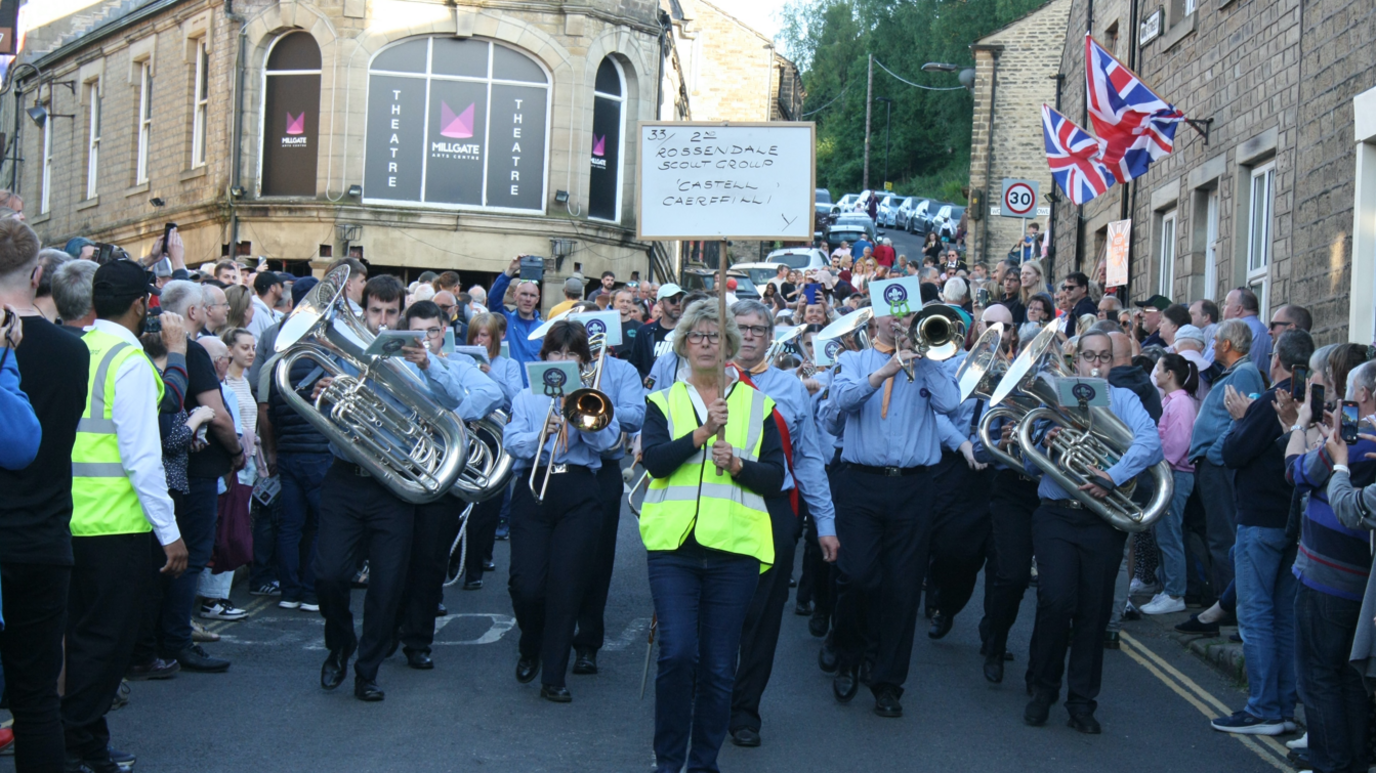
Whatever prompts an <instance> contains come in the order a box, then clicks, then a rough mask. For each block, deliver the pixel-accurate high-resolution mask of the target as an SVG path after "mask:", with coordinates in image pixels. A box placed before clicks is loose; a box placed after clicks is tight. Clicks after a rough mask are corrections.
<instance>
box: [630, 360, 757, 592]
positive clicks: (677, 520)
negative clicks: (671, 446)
mask: <svg viewBox="0 0 1376 773" xmlns="http://www.w3.org/2000/svg"><path fill="white" fill-rule="evenodd" d="M648 399H649V400H650V402H652V403H654V404H655V405H656V406H658V407H659V409H660V411H662V412H663V413H664V415H665V417H667V418H668V420H669V436H670V437H671V438H673V439H675V440H677V439H679V438H681V437H683V436H684V435H687V434H690V433H692V432H694V431H695V430H697V428H698V427H699V426H701V425H702V422H701V421H700V420H699V419H698V416H697V412H696V411H694V410H693V400H692V398H691V397H689V396H688V385H687V384H685V383H683V382H682V381H680V382H677V383H675V384H674V385H673V386H672V387H671V388H669V389H668V390H666V391H663V392H656V393H654V394H652V395H650V396H649V398H648ZM726 404H727V409H728V411H729V413H730V420H729V421H728V422H727V424H726V429H725V435H726V441H727V442H728V443H730V444H731V445H732V446H733V447H734V448H735V449H736V455H737V456H739V457H741V458H742V459H743V460H745V461H751V462H753V461H758V460H759V458H760V446H761V444H762V443H763V442H764V421H765V418H766V417H768V416H769V415H770V413H771V412H773V410H774V401H773V400H771V399H769V398H768V397H766V396H765V394H764V393H763V392H761V391H759V390H757V389H753V388H751V387H750V386H749V385H747V384H742V383H737V384H736V385H735V388H734V389H732V390H731V394H730V395H729V396H728V397H727V398H726ZM707 450H708V446H703V448H702V449H701V450H700V451H699V452H698V454H697V455H695V456H694V457H692V458H690V459H689V460H688V461H686V462H684V463H683V465H682V466H680V467H679V468H678V469H677V470H674V472H673V474H672V475H670V476H669V477H667V478H651V479H650V486H649V489H648V490H647V492H646V494H645V503H644V505H643V506H642V508H641V513H640V538H641V540H643V541H644V543H645V549H646V550H677V549H678V548H679V546H681V545H682V544H683V543H684V542H685V541H686V540H687V539H688V534H689V533H690V532H691V533H692V534H693V536H694V538H695V539H696V540H697V542H698V544H699V545H702V546H704V547H709V548H713V549H715V550H723V551H726V552H728V553H739V554H741V555H746V556H752V557H754V558H757V559H759V561H760V571H761V572H763V571H765V570H766V569H768V568H769V567H770V566H771V565H773V563H774V531H773V528H772V527H771V526H770V521H769V511H768V509H767V508H766V507H765V502H764V497H762V496H760V495H759V494H756V493H755V492H753V491H750V490H749V489H747V488H745V487H744V486H742V485H741V484H739V483H737V482H736V480H735V479H734V478H732V477H731V476H730V475H721V476H718V475H717V474H716V469H717V468H716V465H714V464H712V462H711V459H710V457H709V456H708V454H707V453H706V451H707Z"/></svg>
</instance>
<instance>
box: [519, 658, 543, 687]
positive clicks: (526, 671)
mask: <svg viewBox="0 0 1376 773" xmlns="http://www.w3.org/2000/svg"><path fill="white" fill-rule="evenodd" d="M539 673H540V659H539V658H521V659H520V660H518V661H516V681H518V682H520V683H521V684H530V683H531V682H532V681H534V680H535V677H536V675H537V674H539Z"/></svg>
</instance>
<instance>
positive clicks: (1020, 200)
mask: <svg viewBox="0 0 1376 773" xmlns="http://www.w3.org/2000/svg"><path fill="white" fill-rule="evenodd" d="M1036 208H1037V193H1036V191H1034V190H1032V186H1030V185H1028V184H1027V183H1024V182H1016V183H1013V184H1012V185H1009V186H1008V188H1007V189H1005V190H1004V192H1003V211H1004V212H1005V213H1008V214H1011V215H1014V216H1016V217H1028V216H1030V215H1031V214H1032V213H1033V211H1034V210H1035V209H1036Z"/></svg>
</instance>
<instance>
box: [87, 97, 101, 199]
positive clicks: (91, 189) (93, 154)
mask: <svg viewBox="0 0 1376 773" xmlns="http://www.w3.org/2000/svg"><path fill="white" fill-rule="evenodd" d="M86 88H87V89H88V90H87V92H86V95H87V98H88V99H90V101H91V106H90V109H89V111H88V112H87V113H86V200H87V201H90V200H91V199H94V198H96V196H98V195H99V173H100V133H101V127H100V119H101V115H100V81H91V82H90V83H88V84H86Z"/></svg>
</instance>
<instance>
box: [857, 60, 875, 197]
mask: <svg viewBox="0 0 1376 773" xmlns="http://www.w3.org/2000/svg"><path fill="white" fill-rule="evenodd" d="M873 102H874V54H870V69H869V75H867V76H865V172H864V175H863V177H862V180H861V183H860V189H861V190H866V191H867V190H869V189H870V106H871V105H872V104H873Z"/></svg>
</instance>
